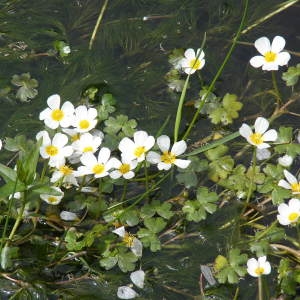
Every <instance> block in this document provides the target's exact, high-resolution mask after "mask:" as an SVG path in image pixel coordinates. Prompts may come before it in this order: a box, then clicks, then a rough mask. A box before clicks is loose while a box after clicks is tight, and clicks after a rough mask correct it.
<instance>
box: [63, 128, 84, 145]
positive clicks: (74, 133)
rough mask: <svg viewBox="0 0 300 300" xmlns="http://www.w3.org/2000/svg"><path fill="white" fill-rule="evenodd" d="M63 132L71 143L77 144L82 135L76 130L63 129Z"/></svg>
mask: <svg viewBox="0 0 300 300" xmlns="http://www.w3.org/2000/svg"><path fill="white" fill-rule="evenodd" d="M62 131H63V132H64V133H66V134H67V135H68V136H69V137H70V142H72V143H73V142H76V141H77V140H78V139H79V138H80V133H78V131H77V130H76V129H72V128H62Z"/></svg>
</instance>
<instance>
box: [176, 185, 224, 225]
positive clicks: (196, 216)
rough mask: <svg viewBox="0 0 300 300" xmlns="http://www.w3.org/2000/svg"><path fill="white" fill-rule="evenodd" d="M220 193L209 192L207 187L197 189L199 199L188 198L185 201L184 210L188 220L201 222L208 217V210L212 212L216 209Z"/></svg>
mask: <svg viewBox="0 0 300 300" xmlns="http://www.w3.org/2000/svg"><path fill="white" fill-rule="evenodd" d="M216 201H218V195H217V194H216V193H215V192H209V190H208V188H207V187H199V188H198V190H197V200H188V201H186V202H185V204H184V206H183V208H182V211H183V212H184V213H185V214H186V219H187V220H188V221H194V222H199V221H201V220H204V219H206V215H207V214H206V212H208V213H210V214H212V213H214V212H215V211H216V209H217V205H216V204H215V203H214V202H216Z"/></svg>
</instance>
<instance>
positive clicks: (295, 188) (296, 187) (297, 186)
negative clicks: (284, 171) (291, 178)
mask: <svg viewBox="0 0 300 300" xmlns="http://www.w3.org/2000/svg"><path fill="white" fill-rule="evenodd" d="M291 190H292V192H294V193H300V182H295V183H292V184H291Z"/></svg>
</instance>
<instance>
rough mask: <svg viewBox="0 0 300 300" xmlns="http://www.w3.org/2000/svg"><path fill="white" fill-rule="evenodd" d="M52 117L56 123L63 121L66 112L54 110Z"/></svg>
mask: <svg viewBox="0 0 300 300" xmlns="http://www.w3.org/2000/svg"><path fill="white" fill-rule="evenodd" d="M51 117H52V119H53V120H54V121H61V120H62V119H63V117H64V112H63V111H62V110H60V109H54V110H53V111H52V113H51Z"/></svg>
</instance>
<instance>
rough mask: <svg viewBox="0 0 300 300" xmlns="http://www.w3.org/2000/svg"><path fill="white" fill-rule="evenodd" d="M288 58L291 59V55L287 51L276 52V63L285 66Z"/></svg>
mask: <svg viewBox="0 0 300 300" xmlns="http://www.w3.org/2000/svg"><path fill="white" fill-rule="evenodd" d="M290 59H291V55H290V54H289V53H288V52H280V53H278V54H277V59H276V63H277V64H278V65H279V66H285V65H287V64H288V62H289V60H290Z"/></svg>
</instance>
